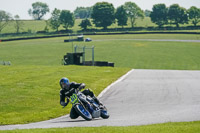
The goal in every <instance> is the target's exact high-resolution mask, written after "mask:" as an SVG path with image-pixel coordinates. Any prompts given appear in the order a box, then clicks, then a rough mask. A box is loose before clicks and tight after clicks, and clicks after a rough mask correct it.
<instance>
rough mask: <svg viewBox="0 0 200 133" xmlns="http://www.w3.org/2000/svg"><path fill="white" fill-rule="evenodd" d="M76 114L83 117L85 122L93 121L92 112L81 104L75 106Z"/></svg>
mask: <svg viewBox="0 0 200 133" xmlns="http://www.w3.org/2000/svg"><path fill="white" fill-rule="evenodd" d="M74 108H75V110H76V112H77V113H78V114H79V115H80V116H81V117H83V118H84V119H85V120H87V121H90V120H92V115H91V114H90V112H89V111H88V110H86V109H85V107H83V105H81V104H76V105H75V106H74Z"/></svg>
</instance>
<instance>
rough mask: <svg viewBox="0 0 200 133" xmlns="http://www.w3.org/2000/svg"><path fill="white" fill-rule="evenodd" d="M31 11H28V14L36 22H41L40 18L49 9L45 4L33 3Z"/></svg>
mask: <svg viewBox="0 0 200 133" xmlns="http://www.w3.org/2000/svg"><path fill="white" fill-rule="evenodd" d="M32 8H33V9H29V10H28V13H29V15H30V16H32V17H33V18H34V19H36V20H41V19H42V17H43V16H44V15H45V14H46V13H47V12H49V7H48V5H47V4H46V3H42V2H35V3H33V4H32Z"/></svg>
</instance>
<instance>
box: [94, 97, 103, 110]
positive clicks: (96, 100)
mask: <svg viewBox="0 0 200 133" xmlns="http://www.w3.org/2000/svg"><path fill="white" fill-rule="evenodd" d="M93 99H94V101H95V102H96V103H97V104H99V105H100V108H103V104H102V103H101V101H99V99H97V98H96V97H95V96H93Z"/></svg>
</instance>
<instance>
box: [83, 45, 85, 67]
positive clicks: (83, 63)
mask: <svg viewBox="0 0 200 133" xmlns="http://www.w3.org/2000/svg"><path fill="white" fill-rule="evenodd" d="M83 64H84V65H85V46H83Z"/></svg>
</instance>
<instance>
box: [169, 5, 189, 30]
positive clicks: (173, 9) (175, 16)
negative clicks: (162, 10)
mask: <svg viewBox="0 0 200 133" xmlns="http://www.w3.org/2000/svg"><path fill="white" fill-rule="evenodd" d="M168 17H169V20H170V22H171V24H175V25H176V27H179V24H184V23H188V16H187V12H186V9H185V8H182V7H180V6H179V5H178V4H173V5H171V6H170V7H169V11H168Z"/></svg>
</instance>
